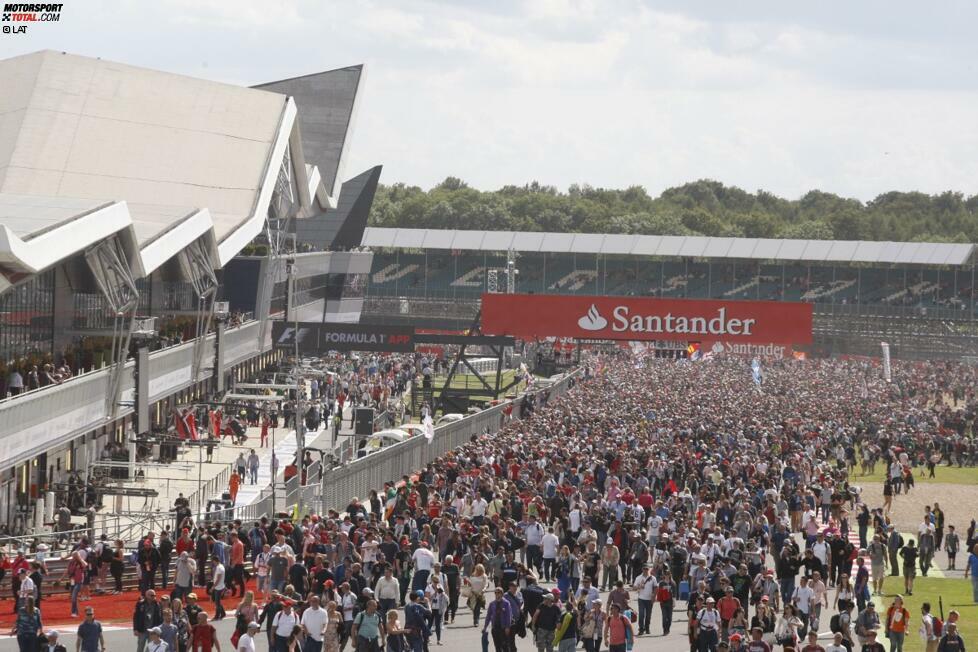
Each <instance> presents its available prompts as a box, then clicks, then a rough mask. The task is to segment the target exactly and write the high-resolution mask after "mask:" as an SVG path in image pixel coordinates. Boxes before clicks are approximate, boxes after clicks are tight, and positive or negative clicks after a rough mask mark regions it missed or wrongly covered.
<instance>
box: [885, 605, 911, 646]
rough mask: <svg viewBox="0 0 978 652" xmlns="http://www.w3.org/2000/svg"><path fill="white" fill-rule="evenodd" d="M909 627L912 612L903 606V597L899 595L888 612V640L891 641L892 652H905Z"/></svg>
mask: <svg viewBox="0 0 978 652" xmlns="http://www.w3.org/2000/svg"><path fill="white" fill-rule="evenodd" d="M909 625H910V612H909V611H907V609H906V607H904V606H903V596H902V595H898V596H896V597H895V598H893V604H891V605H890V608H889V609H887V610H886V638H888V639H889V640H890V652H903V641H904V639H905V638H906V636H907V628H908V626H909Z"/></svg>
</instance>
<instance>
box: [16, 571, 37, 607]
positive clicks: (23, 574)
mask: <svg viewBox="0 0 978 652" xmlns="http://www.w3.org/2000/svg"><path fill="white" fill-rule="evenodd" d="M17 576H18V577H19V578H20V588H19V589H18V590H17V607H18V608H20V607H23V606H24V600H25V599H27V598H34V597H36V592H35V589H34V580H32V579H31V577H30V575H28V574H27V569H26V568H21V569H20V570H19V571H17Z"/></svg>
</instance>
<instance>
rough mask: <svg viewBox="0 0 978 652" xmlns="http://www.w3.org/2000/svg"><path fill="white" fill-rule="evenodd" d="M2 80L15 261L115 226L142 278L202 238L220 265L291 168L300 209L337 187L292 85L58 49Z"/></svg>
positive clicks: (2, 164) (5, 184)
mask: <svg viewBox="0 0 978 652" xmlns="http://www.w3.org/2000/svg"><path fill="white" fill-rule="evenodd" d="M0 79H3V80H4V91H5V92H4V93H3V94H0V266H2V267H5V268H6V269H7V270H8V272H9V271H12V272H16V273H28V274H29V273H35V272H38V271H40V270H42V269H45V268H47V267H50V266H51V265H54V264H56V263H58V262H60V261H61V260H63V259H64V258H66V257H68V256H70V255H73V254H74V253H77V252H79V251H82V250H84V249H85V248H87V247H89V246H91V245H93V244H95V243H97V242H99V241H100V240H102V239H104V238H105V237H107V236H109V235H112V234H113V233H119V232H121V233H122V235H123V237H124V240H125V241H126V243H127V249H128V250H129V253H128V255H129V257H130V263H131V265H132V267H133V272H134V273H135V274H136V275H137V276H143V275H146V274H149V273H150V272H152V271H153V270H155V269H157V268H158V267H159V266H161V265H162V264H163V263H165V262H166V261H167V260H169V259H170V258H172V257H173V256H174V255H176V254H177V253H178V252H180V251H181V250H182V249H184V248H186V247H187V246H188V245H189V244H190V243H191V242H193V241H195V240H196V239H198V238H203V239H204V240H205V241H206V245H207V246H208V248H209V249H210V251H211V252H212V253H213V254H214V255H213V260H214V261H215V264H217V265H221V266H223V265H224V264H225V263H227V262H228V261H229V260H230V259H231V258H232V257H234V256H235V255H236V254H237V253H238V252H239V251H240V250H241V249H242V247H244V246H245V245H246V244H247V243H248V242H250V241H251V240H252V239H253V238H254V237H255V236H256V235H258V234H259V233H260V232H261V230H262V228H263V226H264V223H265V217H266V215H267V213H268V207H269V204H270V202H271V200H272V197H273V194H274V191H275V189H276V184H277V181H278V180H279V175H280V170H281V169H283V165H285V164H288V166H289V167H290V173H291V178H290V181H291V183H292V184H293V188H294V189H295V191H296V192H295V195H296V198H295V203H296V204H297V205H299V207H300V216H302V215H306V214H308V213H309V212H312V211H313V208H314V206H313V204H314V202H315V201H316V200H317V199H319V202H320V204H321V205H322V204H323V202H322V198H324V197H326V195H327V193H326V191H325V189H324V187H323V184H322V181H321V176H320V173H319V170H318V169H317V168H316V167H315V166H314V165H309V164H307V162H306V160H305V158H304V156H303V152H302V146H301V140H302V139H301V134H300V133H299V121H298V120H297V107H296V102H295V100H294V99H293V98H291V97H289V96H287V95H284V94H281V93H276V92H269V91H266V90H257V89H250V88H242V87H240V86H234V85H230V84H223V83H219V82H213V81H207V80H201V79H195V78H192V77H186V76H182V75H175V74H171V73H166V72H160V71H156V70H148V69H145V68H137V67H135V66H129V65H125V64H120V63H114V62H111V61H103V60H101V59H93V58H88V57H81V56H75V55H70V54H64V53H61V52H54V51H41V52H35V53H32V54H28V55H24V56H18V57H13V58H10V59H5V60H3V61H0ZM343 125H346V126H348V122H344V123H343ZM335 131H336V130H333V131H331V132H330V134H331V135H332V134H334V132H335ZM334 158H336V157H335V156H334ZM330 161H331V166H333V167H335V165H333V164H334V163H336V161H333V160H332V159H330ZM330 174H334V175H335V170H332V169H331V171H330ZM323 207H325V205H323ZM110 216H111V219H109V218H110Z"/></svg>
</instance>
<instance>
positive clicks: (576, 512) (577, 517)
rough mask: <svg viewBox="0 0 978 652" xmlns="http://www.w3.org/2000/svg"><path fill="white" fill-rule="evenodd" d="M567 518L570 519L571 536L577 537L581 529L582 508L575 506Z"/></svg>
mask: <svg viewBox="0 0 978 652" xmlns="http://www.w3.org/2000/svg"><path fill="white" fill-rule="evenodd" d="M567 520H568V521H569V526H570V532H571V536H572V537H574V538H575V539H576V538H577V535H578V533H579V532H580V531H581V510H580V508H578V507H574V509H572V510H571V511H570V514H568V515H567Z"/></svg>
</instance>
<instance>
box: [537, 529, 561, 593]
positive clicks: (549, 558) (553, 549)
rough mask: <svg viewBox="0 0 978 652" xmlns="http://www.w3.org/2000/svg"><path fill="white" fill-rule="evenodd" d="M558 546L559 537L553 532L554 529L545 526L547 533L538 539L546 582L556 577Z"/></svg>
mask: <svg viewBox="0 0 978 652" xmlns="http://www.w3.org/2000/svg"><path fill="white" fill-rule="evenodd" d="M559 548H560V538H559V537H558V536H557V535H556V534H554V529H553V528H552V527H551V528H547V533H546V534H544V535H543V538H542V539H541V540H540V549H541V550H542V551H543V575H544V579H546V580H547V581H548V582H549V581H550V580H551V578H553V577H556V572H557V569H556V564H557V550H558V549H559Z"/></svg>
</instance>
